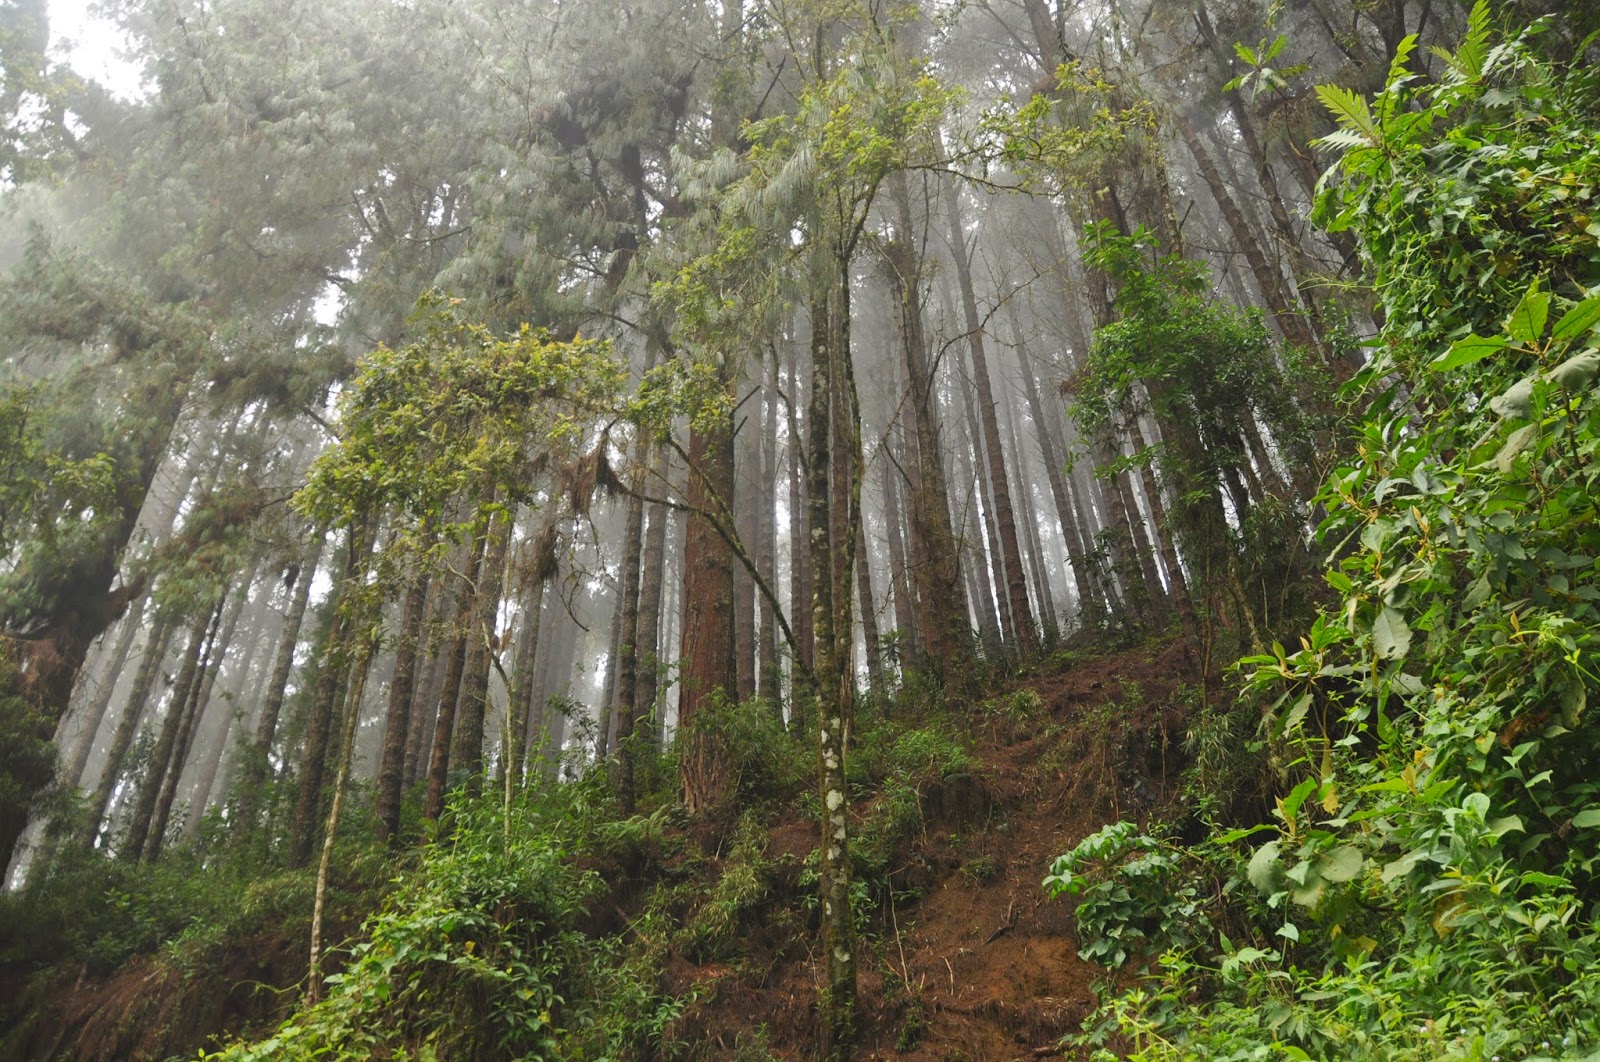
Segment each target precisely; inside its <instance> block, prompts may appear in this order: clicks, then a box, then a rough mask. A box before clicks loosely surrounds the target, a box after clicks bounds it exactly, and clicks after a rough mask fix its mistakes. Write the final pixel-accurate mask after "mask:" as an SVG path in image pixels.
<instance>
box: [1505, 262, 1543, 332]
mask: <svg viewBox="0 0 1600 1062" xmlns="http://www.w3.org/2000/svg"><path fill="white" fill-rule="evenodd" d="M1549 318H1550V293H1549V292H1548V291H1540V290H1539V281H1538V280H1537V279H1535V280H1534V282H1533V283H1532V284H1530V285H1528V290H1527V292H1525V293H1524V294H1523V296H1522V301H1521V302H1519V303H1517V308H1516V309H1515V310H1512V311H1511V317H1510V318H1509V319H1508V320H1507V321H1506V331H1507V332H1510V333H1511V338H1512V339H1514V340H1516V341H1517V342H1518V343H1521V344H1523V345H1524V346H1529V347H1531V346H1533V345H1534V344H1536V343H1538V342H1539V340H1540V339H1541V338H1543V337H1544V326H1545V322H1546V321H1548V320H1549Z"/></svg>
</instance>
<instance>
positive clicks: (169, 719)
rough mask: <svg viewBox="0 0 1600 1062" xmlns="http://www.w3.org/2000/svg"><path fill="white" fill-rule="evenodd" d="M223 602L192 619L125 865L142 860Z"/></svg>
mask: <svg viewBox="0 0 1600 1062" xmlns="http://www.w3.org/2000/svg"><path fill="white" fill-rule="evenodd" d="M225 600H226V599H225V597H224V596H223V595H221V594H218V595H217V598H216V600H215V601H214V602H213V603H212V605H211V607H210V608H208V609H207V610H206V611H205V612H204V613H202V614H201V615H200V617H199V618H197V619H196V620H195V625H194V628H193V629H192V630H191V631H190V632H189V648H188V649H187V650H186V651H185V652H184V657H183V670H182V671H181V672H179V675H178V684H177V686H176V687H175V688H174V689H173V691H172V701H171V702H170V704H169V706H168V708H167V714H166V717H165V718H164V719H163V720H162V723H161V731H160V733H159V734H158V735H157V737H156V745H155V748H154V749H153V750H152V751H151V754H150V765H149V767H147V768H146V769H145V777H144V782H143V783H142V784H141V785H140V786H139V798H138V800H137V801H136V802H135V803H134V806H133V817H132V818H131V819H130V820H129V821H128V835H127V837H126V838H125V839H124V841H123V844H122V848H121V849H120V850H119V852H118V854H119V855H120V856H121V857H122V859H123V860H125V861H126V862H130V863H133V862H137V861H138V860H140V859H142V858H143V857H144V850H145V842H146V841H147V840H148V838H149V836H150V823H151V820H152V819H153V817H154V816H155V810H156V801H157V799H158V798H159V797H160V795H161V788H162V785H163V784H164V783H165V781H166V777H167V771H168V769H169V768H168V764H170V763H171V761H172V754H173V750H174V749H175V748H177V745H178V734H179V732H180V731H181V730H182V729H183V724H184V720H185V719H186V718H187V717H188V716H189V714H190V712H191V711H192V710H193V704H194V701H195V699H196V698H197V697H198V696H199V694H200V688H199V687H200V677H199V676H200V669H201V668H202V667H203V666H204V661H205V654H206V652H207V651H208V649H209V646H210V644H211V639H212V638H213V637H214V636H215V635H216V632H217V625H218V624H220V623H221V622H222V611H223V606H224V603H225Z"/></svg>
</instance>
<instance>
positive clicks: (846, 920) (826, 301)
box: [806, 270, 860, 1062]
mask: <svg viewBox="0 0 1600 1062" xmlns="http://www.w3.org/2000/svg"><path fill="white" fill-rule="evenodd" d="M842 272H843V274H844V275H843V276H842V277H841V278H839V279H838V280H837V281H835V282H834V283H833V284H831V285H830V291H829V292H828V296H827V297H825V298H823V299H818V300H815V301H814V302H813V306H814V310H813V314H812V321H813V325H812V341H811V348H812V356H811V372H812V384H811V399H810V408H809V412H808V416H807V420H808V421H809V422H810V423H811V424H812V425H813V428H814V430H813V431H812V433H811V436H810V439H809V440H808V444H809V445H808V463H807V469H806V486H807V491H806V494H807V499H806V504H807V510H808V512H809V514H810V517H811V521H810V522H811V527H812V529H813V534H812V537H811V540H810V553H811V562H812V566H813V570H815V571H816V572H817V573H818V574H817V578H816V580H815V582H814V585H813V588H812V627H813V630H814V631H815V632H816V668H815V671H814V674H815V686H814V689H815V695H816V699H817V723H818V736H819V739H820V744H819V747H818V760H819V768H820V769H819V780H820V783H821V786H820V788H821V790H822V794H823V806H824V811H823V824H822V834H823V836H822V846H821V852H822V859H821V862H820V867H819V871H818V879H819V880H818V890H819V892H820V893H821V900H822V952H823V964H824V968H825V970H826V975H825V981H824V985H823V994H822V1001H821V1002H822V1022H821V1033H822V1041H821V1050H820V1052H819V1058H821V1059H823V1060H824V1062H843V1060H845V1059H847V1058H849V1055H850V1049H851V1047H852V1046H853V1045H854V1042H855V1035H856V962H855V929H854V922H853V918H852V915H851V899H850V880H851V865H850V843H849V813H848V797H847V794H848V792H849V790H848V783H847V780H846V775H845V754H846V750H847V748H848V747H849V738H850V724H851V715H852V714H853V703H852V702H853V695H854V683H853V682H852V681H850V680H849V677H848V676H847V675H846V673H845V672H846V655H845V653H844V652H843V650H844V648H845V647H846V646H847V645H848V644H849V643H850V641H851V640H852V635H851V630H850V626H851V625H850V621H849V615H850V611H849V607H848V604H846V606H845V607H844V608H843V609H840V608H839V607H837V603H836V602H835V601H834V600H833V591H834V587H835V586H836V585H838V582H839V580H837V579H835V578H833V577H832V576H833V573H834V572H835V571H837V570H839V569H840V568H842V569H843V571H844V572H845V573H846V574H847V575H848V573H849V571H850V566H851V561H852V559H853V558H852V556H851V554H852V553H853V552H854V546H855V543H854V539H853V536H852V537H851V540H849V541H846V542H838V541H835V540H834V535H833V531H834V522H833V520H832V519H831V514H830V513H829V508H830V505H831V503H832V502H833V501H834V494H833V491H832V489H831V484H830V474H839V475H844V474H851V475H852V480H853V492H854V498H855V499H859V497H860V479H859V472H858V471H857V472H854V473H850V472H849V471H848V470H847V469H844V468H835V467H834V463H835V458H836V457H837V458H838V460H839V461H840V462H843V461H844V460H846V459H850V460H852V461H853V462H854V458H855V456H856V453H857V452H856V451H852V452H851V453H849V454H848V455H847V454H836V453H835V452H834V450H833V438H834V433H833V432H831V431H824V430H816V429H818V428H819V426H822V425H827V424H831V423H832V422H833V416H832V409H831V404H832V398H833V395H834V383H833V381H834V374H835V372H836V371H842V372H848V371H849V368H848V366H849V349H850V348H849V312H850V309H849V274H848V271H847V270H842ZM852 397H853V395H852ZM855 415H856V414H855V411H854V410H853V409H852V410H851V411H850V419H851V421H852V423H853V422H854V420H855ZM857 445H859V443H857ZM854 463H856V464H859V462H854ZM849 515H852V516H853V515H854V514H853V513H852V514H849ZM841 618H842V619H843V622H842V623H840V620H841Z"/></svg>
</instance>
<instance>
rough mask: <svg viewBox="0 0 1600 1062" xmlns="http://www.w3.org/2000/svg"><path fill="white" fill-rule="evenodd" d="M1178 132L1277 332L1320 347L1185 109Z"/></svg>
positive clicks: (1309, 346) (1301, 343)
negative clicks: (1246, 265)
mask: <svg viewBox="0 0 1600 1062" xmlns="http://www.w3.org/2000/svg"><path fill="white" fill-rule="evenodd" d="M1175 114H1176V121H1177V125H1178V131H1179V132H1180V133H1181V134H1182V135H1183V142H1184V144H1186V145H1187V146H1188V148H1189V154H1191V155H1193V156H1194V161H1195V165H1196V166H1197V167H1198V168H1199V170H1200V176H1201V177H1202V178H1204V179H1205V182H1206V186H1207V187H1208V188H1210V189H1211V195H1212V197H1213V198H1214V199H1216V201H1217V206H1218V208H1220V209H1221V211H1222V217H1223V220H1224V221H1226V222H1227V224H1228V229H1229V230H1230V231H1231V232H1232V233H1233V239H1234V242H1235V243H1237V244H1238V245H1239V250H1240V251H1241V252H1243V254H1244V260H1245V262H1246V264H1248V265H1249V266H1250V272H1251V274H1252V275H1253V276H1254V277H1255V278H1256V287H1258V288H1259V289H1260V290H1261V297H1262V298H1263V299H1265V300H1266V302H1267V309H1268V311H1269V312H1270V313H1271V315H1272V320H1273V323H1274V324H1276V325H1277V326H1278V331H1280V332H1282V333H1283V337H1284V338H1285V339H1287V340H1288V341H1289V342H1290V343H1293V344H1294V345H1296V346H1300V347H1305V348H1306V349H1308V350H1317V349H1318V347H1317V344H1316V338H1315V337H1314V336H1313V335H1312V334H1311V330H1310V329H1309V328H1307V327H1306V322H1305V318H1303V317H1302V316H1301V315H1300V314H1299V312H1298V310H1297V307H1295V306H1294V305H1292V304H1291V301H1292V300H1291V298H1290V296H1289V295H1288V294H1287V293H1286V292H1285V291H1284V282H1283V274H1282V273H1280V272H1279V271H1278V269H1277V267H1275V266H1274V265H1272V263H1270V262H1268V261H1267V258H1266V255H1264V254H1263V253H1262V251H1261V245H1260V244H1259V243H1257V242H1256V237H1255V233H1254V232H1252V231H1251V230H1250V224H1249V222H1248V221H1246V220H1245V216H1244V214H1242V213H1241V212H1240V211H1239V207H1238V204H1237V203H1235V202H1234V200H1233V196H1232V195H1231V194H1229V192H1228V186H1227V185H1226V184H1225V183H1223V180H1222V175H1221V174H1220V173H1218V172H1217V166H1216V163H1214V162H1213V161H1212V160H1211V155H1210V153H1209V152H1207V151H1206V149H1205V146H1204V145H1203V144H1201V142H1200V137H1199V135H1198V134H1197V133H1196V132H1195V129H1194V124H1193V123H1192V122H1190V121H1189V118H1188V116H1187V115H1185V114H1184V113H1183V111H1182V109H1181V108H1180V109H1178V110H1176V111H1175Z"/></svg>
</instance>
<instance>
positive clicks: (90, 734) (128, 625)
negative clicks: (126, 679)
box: [61, 595, 144, 785]
mask: <svg viewBox="0 0 1600 1062" xmlns="http://www.w3.org/2000/svg"><path fill="white" fill-rule="evenodd" d="M121 622H122V623H123V624H124V625H125V626H124V629H123V631H122V634H121V636H120V637H119V638H118V639H117V646H116V649H114V650H113V651H112V654H111V659H110V660H108V661H107V662H106V670H105V676H104V679H103V681H102V682H101V683H100V688H99V689H97V690H96V691H95V695H94V698H93V700H91V701H90V702H89V704H88V705H87V706H86V708H85V710H84V712H83V719H82V721H81V725H80V726H79V728H78V733H77V736H76V737H75V738H74V739H73V742H72V749H71V751H70V752H68V753H67V757H66V760H65V762H64V764H63V766H62V769H61V780H62V781H63V782H65V783H67V784H69V785H79V784H80V783H81V782H82V780H83V771H84V768H85V767H86V766H87V765H88V763H89V754H90V753H91V752H93V751H94V739H95V738H96V737H97V736H98V735H99V733H100V724H101V723H103V722H104V721H105V717H106V710H107V709H108V708H110V707H111V698H112V696H113V695H114V694H115V693H116V692H117V679H118V678H120V677H121V675H122V670H123V668H124V667H126V666H127V663H128V655H129V654H130V653H131V652H132V651H133V643H134V641H135V640H137V638H138V636H139V632H140V631H141V630H143V629H144V596H143V595H140V597H139V598H138V599H137V600H135V601H133V602H131V603H130V604H129V605H128V614H127V615H126V616H124V617H123V618H122V621H121Z"/></svg>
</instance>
